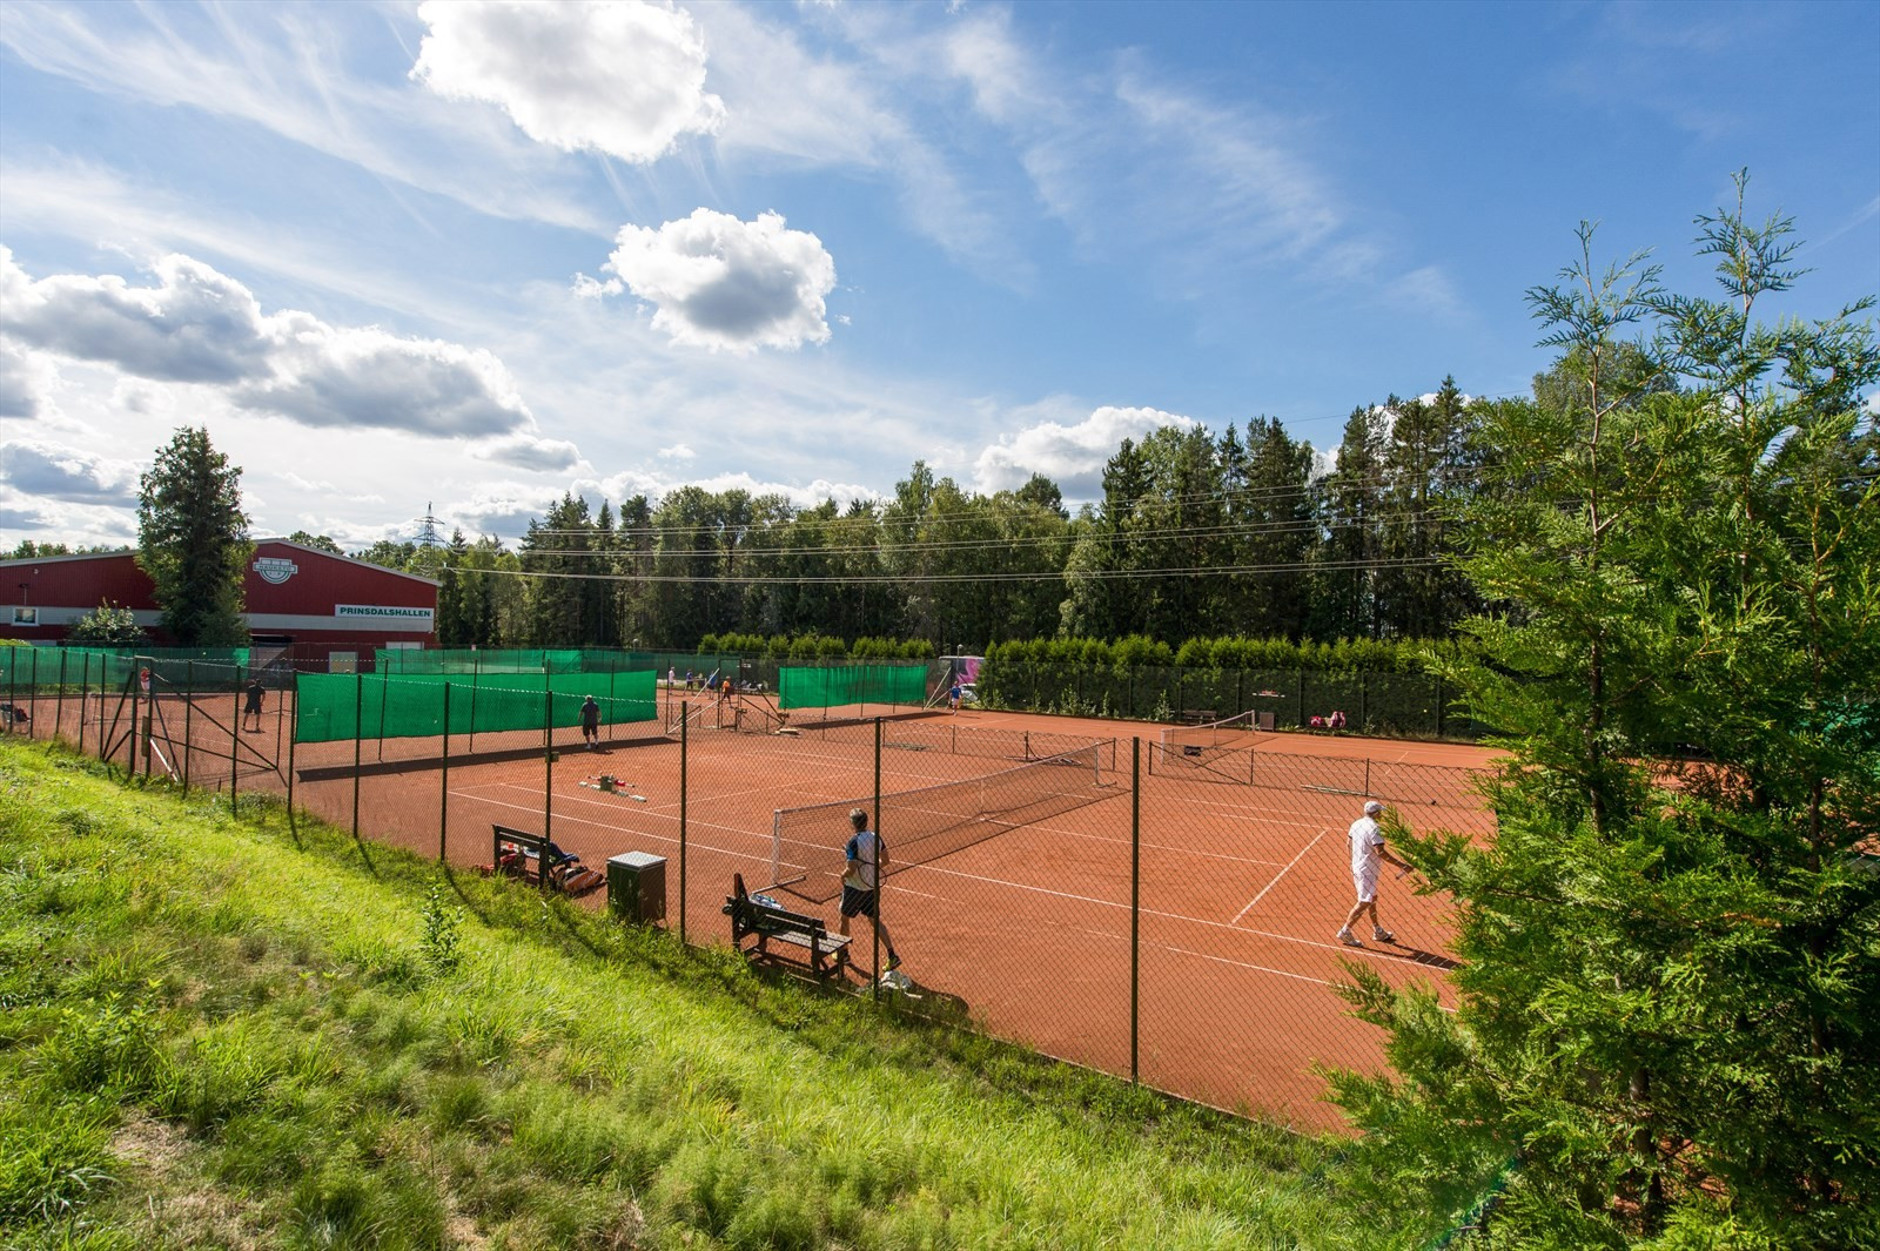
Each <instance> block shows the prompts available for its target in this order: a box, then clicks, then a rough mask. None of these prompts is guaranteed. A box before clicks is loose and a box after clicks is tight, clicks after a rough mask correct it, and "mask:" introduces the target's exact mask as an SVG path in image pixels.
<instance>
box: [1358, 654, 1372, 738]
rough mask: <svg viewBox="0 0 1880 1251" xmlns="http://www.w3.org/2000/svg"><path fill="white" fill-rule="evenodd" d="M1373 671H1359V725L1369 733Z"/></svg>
mask: <svg viewBox="0 0 1880 1251" xmlns="http://www.w3.org/2000/svg"><path fill="white" fill-rule="evenodd" d="M1370 709H1371V671H1370V670H1369V669H1360V670H1358V724H1359V725H1360V726H1363V727H1365V729H1366V732H1367V733H1368V732H1369V728H1370V725H1371V711H1370Z"/></svg>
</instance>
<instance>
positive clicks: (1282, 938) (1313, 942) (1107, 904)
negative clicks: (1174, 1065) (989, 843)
mask: <svg viewBox="0 0 1880 1251" xmlns="http://www.w3.org/2000/svg"><path fill="white" fill-rule="evenodd" d="M916 871H920V872H925V873H938V874H940V875H942V876H944V877H956V878H960V879H962V880H963V881H969V882H984V883H986V884H987V885H989V886H1003V887H1005V888H1006V889H1007V890H1022V891H1028V892H1030V893H1031V894H1034V895H1054V896H1056V897H1057V898H1059V899H1073V900H1076V901H1077V902H1078V903H1087V904H1095V905H1096V906H1097V907H1099V908H1114V909H1116V910H1118V911H1121V912H1127V911H1129V905H1128V904H1126V903H1117V902H1116V901H1114V900H1110V899H1096V898H1093V897H1092V896H1089V895H1078V894H1074V893H1072V892H1070V891H1066V890H1052V889H1051V888H1050V887H1048V886H1028V885H1026V884H1025V883H1023V882H1013V881H1008V880H1007V879H1005V878H1002V877H986V876H985V875H983V874H979V873H965V872H962V871H961V870H959V869H943V868H940V867H939V866H938V865H937V864H911V865H908V866H907V867H906V868H905V869H903V870H901V872H902V873H912V872H916ZM888 876H889V877H890V878H893V877H895V876H897V875H896V874H895V873H894V872H892V871H890V872H889V875H888ZM946 902H949V903H954V904H958V903H959V902H960V901H959V900H957V899H955V900H948V901H946ZM1142 915H1144V916H1147V917H1161V918H1163V919H1164V920H1168V921H1184V922H1187V923H1188V924H1189V925H1204V926H1206V927H1208V928H1209V929H1214V930H1226V931H1227V932H1228V933H1230V934H1252V935H1255V936H1257V937H1260V938H1270V939H1273V940H1274V941H1275V942H1281V943H1294V944H1297V945H1299V946H1302V947H1320V948H1323V949H1324V950H1326V951H1332V952H1337V953H1339V954H1341V955H1347V956H1370V957H1372V958H1373V959H1378V960H1384V959H1389V960H1392V961H1400V960H1401V959H1402V957H1401V956H1397V955H1394V954H1391V953H1386V952H1373V951H1371V950H1370V949H1369V948H1368V947H1345V946H1343V945H1342V944H1340V945H1333V944H1332V943H1327V942H1321V941H1319V940H1318V939H1314V938H1301V937H1299V936H1298V935H1297V934H1278V933H1275V932H1274V931H1272V930H1257V929H1252V928H1250V927H1247V926H1243V925H1229V924H1228V923H1227V922H1225V921H1210V920H1208V919H1207V918H1206V917H1191V916H1189V915H1188V914H1187V913H1184V912H1163V911H1162V910H1160V909H1159V908H1144V909H1142ZM1250 967H1251V966H1250Z"/></svg>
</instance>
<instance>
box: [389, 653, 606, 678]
mask: <svg viewBox="0 0 1880 1251" xmlns="http://www.w3.org/2000/svg"><path fill="white" fill-rule="evenodd" d="M372 664H373V668H374V671H375V672H377V673H383V674H387V675H397V674H430V673H447V674H450V675H451V676H452V677H453V678H455V677H459V676H462V675H466V674H467V675H472V676H474V675H479V674H485V673H538V674H539V673H542V672H543V671H544V670H546V671H547V672H549V673H580V672H581V671H582V668H583V666H582V663H581V650H580V649H579V648H575V647H566V648H541V647H434V648H419V647H381V648H379V649H378V650H377V651H376V652H374V653H373V659H372Z"/></svg>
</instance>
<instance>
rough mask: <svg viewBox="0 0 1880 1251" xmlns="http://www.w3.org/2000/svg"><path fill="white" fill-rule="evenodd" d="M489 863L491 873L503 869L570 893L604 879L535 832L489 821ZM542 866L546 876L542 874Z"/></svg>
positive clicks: (593, 886)
mask: <svg viewBox="0 0 1880 1251" xmlns="http://www.w3.org/2000/svg"><path fill="white" fill-rule="evenodd" d="M490 831H491V848H490V863H489V865H488V866H487V868H488V869H489V871H490V872H492V873H505V874H508V875H509V876H511V877H519V878H521V879H522V880H523V881H525V882H529V881H532V882H535V883H537V884H543V883H546V885H548V886H549V887H551V888H553V889H555V890H559V891H563V892H565V893H567V894H570V895H584V894H586V893H587V892H589V891H591V890H597V889H599V888H600V886H601V885H602V884H603V883H605V882H606V881H607V879H606V878H605V877H603V876H602V875H601V874H599V873H597V872H595V871H594V870H593V869H590V868H588V867H586V866H585V865H583V864H582V863H581V857H579V856H576V855H571V854H570V853H568V852H565V851H563V850H562V849H561V848H560V847H557V846H556V845H555V844H554V843H553V842H551V841H550V840H548V839H546V838H543V837H542V836H541V835H539V834H530V833H527V832H526V831H523V830H515V829H511V828H510V827H508V826H506V825H492V826H490ZM544 866H546V877H544Z"/></svg>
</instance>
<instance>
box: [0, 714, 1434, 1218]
mask: <svg viewBox="0 0 1880 1251" xmlns="http://www.w3.org/2000/svg"><path fill="white" fill-rule="evenodd" d="M0 1086H3V1087H4V1089H5V1090H6V1091H7V1097H6V1098H5V1099H4V1100H0V1231H3V1232H4V1242H5V1245H7V1246H9V1247H22V1248H36V1247H46V1248H51V1247H59V1248H133V1247H135V1248H147V1247H185V1246H216V1247H273V1246H287V1247H366V1246H371V1247H448V1246H490V1247H644V1248H665V1247H689V1248H715V1247H737V1248H744V1247H781V1248H810V1247H843V1248H904V1247H905V1248H946V1247H986V1248H994V1247H997V1248H1008V1247H1011V1248H1027V1247H1035V1248H1097V1247H1103V1248H1124V1247H1143V1248H1243V1247H1268V1246H1270V1247H1328V1248H1336V1247H1346V1246H1364V1247H1391V1246H1399V1247H1411V1246H1419V1245H1423V1244H1424V1243H1426V1242H1427V1241H1428V1240H1429V1239H1430V1238H1431V1236H1432V1235H1433V1234H1437V1233H1440V1232H1441V1230H1442V1229H1443V1228H1444V1227H1445V1225H1446V1223H1447V1222H1446V1220H1445V1219H1444V1218H1443V1216H1441V1215H1434V1214H1432V1212H1431V1208H1432V1207H1441V1206H1442V1205H1441V1204H1439V1203H1436V1202H1434V1201H1433V1200H1432V1197H1431V1196H1430V1195H1428V1194H1413V1193H1398V1194H1396V1195H1395V1197H1394V1198H1393V1197H1389V1196H1390V1195H1391V1191H1390V1190H1389V1188H1388V1187H1386V1188H1383V1189H1382V1191H1381V1192H1380V1189H1379V1188H1378V1187H1376V1186H1375V1185H1359V1184H1355V1183H1357V1182H1358V1181H1359V1180H1360V1179H1357V1178H1355V1177H1354V1176H1353V1175H1352V1170H1353V1168H1354V1165H1353V1163H1352V1161H1351V1159H1350V1148H1349V1144H1348V1143H1346V1142H1344V1141H1342V1140H1336V1139H1326V1140H1318V1139H1311V1138H1303V1137H1296V1136H1293V1135H1291V1134H1288V1133H1285V1132H1283V1131H1280V1130H1277V1129H1269V1128H1265V1127H1262V1126H1260V1125H1258V1124H1254V1123H1251V1122H1247V1121H1243V1120H1238V1119H1235V1118H1232V1117H1229V1116H1225V1115H1221V1114H1218V1113H1214V1112H1211V1111H1208V1110H1205V1109H1200V1108H1196V1107H1192V1106H1189V1105H1184V1104H1181V1103H1178V1102H1174V1101H1171V1100H1168V1099H1165V1098H1163V1097H1161V1096H1158V1095H1154V1094H1152V1093H1150V1092H1146V1091H1143V1090H1141V1089H1138V1088H1133V1087H1131V1086H1130V1085H1128V1084H1127V1083H1124V1082H1120V1081H1117V1080H1114V1079H1111V1078H1108V1077H1105V1076H1102V1075H1099V1074H1094V1073H1089V1072H1085V1071H1082V1070H1078V1069H1074V1068H1070V1067H1067V1066H1064V1065H1060V1064H1056V1063H1053V1062H1050V1061H1046V1060H1041V1059H1038V1058H1037V1057H1034V1056H1031V1055H1029V1054H1028V1053H1026V1052H1024V1051H1022V1050H1020V1049H1017V1048H1013V1047H1010V1046H1007V1045H1004V1044H1000V1043H997V1042H994V1041H991V1040H988V1039H986V1038H983V1037H980V1036H977V1035H974V1034H972V1033H970V1032H968V1031H964V1030H960V1029H956V1028H952V1027H950V1026H947V1025H945V1024H938V1023H934V1022H930V1021H924V1020H921V1019H919V1018H917V1017H912V1016H909V1015H907V1014H906V1013H905V1012H902V1011H898V1010H894V1009H892V1008H891V1009H888V1010H883V1009H882V1008H879V1007H877V1006H876V1005H873V1004H871V1003H869V1002H868V1001H866V1000H865V999H856V998H852V997H849V996H845V995H839V994H830V993H819V992H818V991H816V990H815V989H814V988H812V987H809V986H806V985H804V984H802V983H800V982H796V981H792V980H789V979H783V978H775V977H770V976H764V975H760V974H757V973H754V972H753V971H752V970H751V969H750V968H748V967H747V966H746V964H745V962H744V961H743V960H742V959H741V958H739V957H737V956H735V955H733V954H731V953H729V952H727V951H697V950H687V949H685V948H683V947H681V946H680V945H679V944H678V942H677V941H676V940H675V939H673V938H671V937H670V936H668V935H665V934H661V933H649V932H646V931H641V930H637V929H627V928H623V927H621V926H619V925H617V924H615V923H613V922H612V921H610V920H609V919H608V918H607V917H606V916H605V915H604V914H598V913H595V912H593V911H590V910H584V909H582V908H579V907H574V906H569V905H568V904H567V903H566V902H565V901H562V900H559V899H550V900H544V899H542V898H541V897H539V896H538V895H536V894H535V893H534V892H533V891H530V890H527V889H524V888H519V887H517V886H515V885H513V884H508V883H501V882H492V881H486V880H483V879H481V878H477V877H466V876H465V875H463V874H461V873H457V874H450V873H447V872H446V871H445V870H443V869H441V868H439V867H438V866H436V865H434V864H430V863H427V862H424V861H421V860H419V859H416V858H414V857H411V856H409V855H407V854H405V853H402V852H396V851H392V850H389V849H386V848H382V847H378V846H374V845H372V844H358V843H354V842H353V841H352V840H351V838H350V837H348V836H346V835H345V834H343V833H341V832H338V831H335V830H333V829H331V828H327V827H323V826H320V825H318V824H315V823H310V822H308V821H306V820H305V819H304V818H302V819H298V820H296V821H295V822H293V823H291V824H290V822H289V821H288V819H287V815H286V814H285V813H284V812H283V811H282V810H281V809H280V808H279V807H278V806H274V805H272V804H269V803H266V802H261V801H257V802H255V803H253V804H252V805H251V804H250V803H249V802H248V801H247V800H246V799H244V800H243V802H242V803H241V804H240V805H239V806H238V808H237V810H235V811H233V812H231V810H230V808H229V805H228V803H227V801H226V800H225V799H217V798H214V797H211V796H207V795H204V794H201V793H196V794H193V795H190V796H187V797H184V796H179V795H177V794H174V793H172V792H170V791H168V790H167V789H166V788H165V789H159V788H152V789H150V790H144V789H141V788H140V787H139V786H137V785H135V784H132V785H126V784H125V783H124V782H123V781H121V780H119V779H116V778H114V777H111V776H107V772H106V770H105V769H104V767H103V766H100V765H97V764H96V763H94V762H89V761H86V760H83V759H80V758H77V757H74V756H71V755H69V754H66V753H63V752H61V751H58V750H55V749H49V748H46V747H44V746H43V745H39V744H8V745H0ZM1380 1193H1382V1194H1383V1195H1384V1196H1386V1197H1382V1198H1380V1197H1379V1196H1380Z"/></svg>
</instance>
